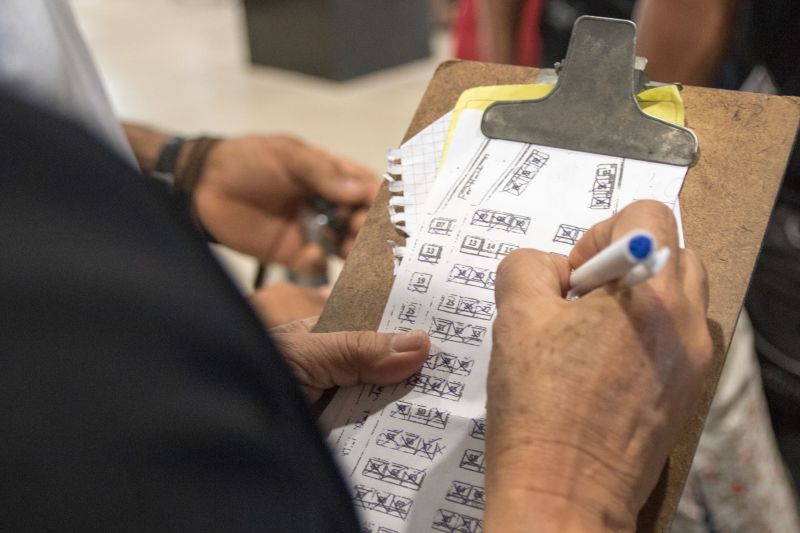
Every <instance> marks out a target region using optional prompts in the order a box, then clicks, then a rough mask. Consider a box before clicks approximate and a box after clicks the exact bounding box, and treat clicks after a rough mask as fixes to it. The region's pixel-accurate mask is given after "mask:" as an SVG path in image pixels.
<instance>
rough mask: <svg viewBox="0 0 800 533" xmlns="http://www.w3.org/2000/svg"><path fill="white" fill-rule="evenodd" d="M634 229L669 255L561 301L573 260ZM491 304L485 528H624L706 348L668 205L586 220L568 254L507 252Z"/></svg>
mask: <svg viewBox="0 0 800 533" xmlns="http://www.w3.org/2000/svg"><path fill="white" fill-rule="evenodd" d="M637 228H642V229H646V230H649V231H651V232H652V234H653V235H654V236H655V237H656V240H657V242H658V243H659V246H668V247H669V248H670V250H671V251H672V254H671V256H670V261H669V264H668V265H667V266H666V267H665V268H664V269H663V271H662V272H660V273H659V274H658V275H657V276H655V277H653V278H652V279H650V280H649V281H647V282H645V283H642V284H640V285H637V286H634V287H632V288H620V287H615V286H613V285H609V286H607V287H603V288H600V289H597V290H595V291H593V292H591V293H589V294H587V295H586V296H584V297H582V298H580V299H579V300H577V301H567V300H565V299H564V295H565V293H566V291H567V289H568V283H569V275H570V270H571V269H574V268H577V267H578V266H580V265H581V264H583V263H584V262H586V261H587V260H588V259H589V258H591V257H592V256H594V255H595V254H596V253H597V252H598V251H600V250H601V249H603V248H605V247H606V246H608V245H609V244H611V243H612V242H613V241H614V240H616V239H617V238H619V237H621V236H623V235H625V234H626V233H628V232H629V231H631V230H633V229H637ZM496 300H497V309H498V314H497V319H496V321H495V324H494V347H493V350H492V358H491V363H490V370H489V378H488V405H487V427H488V435H487V443H486V450H487V473H486V492H487V508H486V525H487V531H492V532H494V531H503V532H514V531H531V528H532V527H535V529H536V531H559V532H565V531H633V530H634V529H635V524H636V517H637V515H638V512H639V510H640V509H641V507H642V506H643V504H644V502H645V501H646V499H647V497H648V496H649V494H650V492H651V491H652V489H653V487H654V486H655V484H656V482H657V480H658V477H659V474H660V472H661V470H662V468H663V466H664V463H665V461H666V458H667V456H668V454H669V452H670V451H671V450H672V448H673V446H674V444H675V442H676V441H677V439H678V437H679V436H680V434H681V432H682V431H683V429H684V427H685V425H686V423H687V422H688V420H689V419H690V418H691V417H692V416H693V415H694V413H695V408H696V405H697V402H698V400H699V397H700V393H701V390H702V386H703V379H704V377H705V375H706V372H707V370H708V368H709V366H710V363H711V357H712V343H711V337H710V334H709V331H708V325H707V322H706V312H707V309H708V286H707V280H706V274H705V271H704V269H703V266H702V264H701V262H700V261H699V259H698V258H697V256H695V255H694V254H693V253H692V252H691V251H690V250H681V249H680V248H679V247H678V240H677V231H676V227H675V219H674V217H673V215H672V213H671V212H670V211H669V210H668V209H667V208H666V207H664V206H663V205H661V204H659V203H657V202H637V203H635V204H633V205H631V206H629V207H628V208H626V209H624V210H623V211H621V212H620V213H619V214H618V215H616V216H615V217H613V218H611V219H609V220H607V221H604V222H602V223H600V224H597V225H596V226H594V227H593V228H591V229H590V230H589V231H588V232H587V233H586V235H585V236H584V237H583V238H582V239H581V240H580V241H579V242H578V243H577V245H576V246H575V248H574V249H573V251H572V253H571V255H570V257H569V259H567V258H564V257H561V256H557V255H553V254H546V253H542V252H537V251H533V250H519V251H515V252H514V253H512V254H510V255H509V256H508V257H507V258H506V259H505V260H504V261H503V262H502V263H501V265H500V267H499V269H498V272H497V289H496Z"/></svg>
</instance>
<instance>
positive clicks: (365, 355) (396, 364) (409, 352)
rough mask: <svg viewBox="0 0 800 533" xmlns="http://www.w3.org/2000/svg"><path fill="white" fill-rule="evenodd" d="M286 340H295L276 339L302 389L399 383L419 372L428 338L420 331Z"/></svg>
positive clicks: (347, 333)
mask: <svg viewBox="0 0 800 533" xmlns="http://www.w3.org/2000/svg"><path fill="white" fill-rule="evenodd" d="M286 335H291V336H294V337H295V338H283V339H281V338H278V339H276V340H277V341H278V343H279V344H280V345H281V346H282V347H283V348H284V351H285V356H286V358H287V360H288V361H289V363H290V364H291V365H292V366H293V367H294V369H295V373H296V375H297V377H298V379H299V380H300V382H301V383H302V384H303V385H305V386H308V387H313V388H318V389H328V388H331V387H333V386H349V385H355V384H357V383H374V384H377V385H385V384H390V383H398V382H400V381H402V380H403V379H405V378H407V377H409V376H411V375H412V374H414V372H416V371H417V370H419V368H420V366H422V363H423V361H425V358H426V357H427V356H428V351H429V349H430V339H429V338H428V334H427V333H425V332H424V331H411V332H407V333H394V334H393V333H376V332H372V331H342V332H337V333H310V334H309V333H299V334H286Z"/></svg>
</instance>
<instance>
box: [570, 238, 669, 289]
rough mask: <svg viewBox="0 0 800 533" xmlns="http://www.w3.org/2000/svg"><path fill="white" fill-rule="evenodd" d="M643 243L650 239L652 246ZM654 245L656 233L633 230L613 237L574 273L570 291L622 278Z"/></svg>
mask: <svg viewBox="0 0 800 533" xmlns="http://www.w3.org/2000/svg"><path fill="white" fill-rule="evenodd" d="M640 243H645V244H647V243H649V247H648V248H647V249H646V250H645V249H643V248H642V247H641V246H639V245H640ZM637 246H638V248H637ZM632 248H633V250H632ZM652 248H653V237H652V235H650V234H649V233H648V232H644V231H633V232H631V233H629V234H628V235H626V236H624V237H623V238H621V239H618V240H616V241H614V242H613V243H611V244H610V245H609V246H608V247H606V248H604V249H603V250H600V251H599V252H598V253H597V255H595V256H594V257H592V258H591V259H589V260H588V261H587V262H586V263H584V264H583V265H581V266H580V267H579V268H577V269H576V270H575V271H574V272H573V273H572V275H571V276H570V287H571V290H570V292H571V293H572V294H575V295H582V294H586V293H587V292H590V291H592V290H594V289H596V288H597V287H600V286H602V285H605V284H606V283H608V282H610V281H614V280H616V279H620V278H622V277H623V276H625V275H626V274H627V273H628V272H630V270H631V268H632V267H633V266H635V265H637V264H639V263H641V262H642V261H644V260H646V259H647V257H649V256H650V253H651V251H652Z"/></svg>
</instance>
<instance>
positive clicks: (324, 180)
mask: <svg viewBox="0 0 800 533" xmlns="http://www.w3.org/2000/svg"><path fill="white" fill-rule="evenodd" d="M124 126H125V133H126V135H127V137H128V140H129V141H130V143H131V146H132V147H133V150H134V153H135V155H136V159H137V161H138V162H139V165H140V167H141V168H142V170H143V171H144V172H152V171H153V169H154V168H155V164H156V161H157V160H158V157H159V154H160V153H161V150H162V148H163V147H164V145H165V143H166V142H167V140H168V139H169V138H170V136H169V135H168V134H167V133H164V132H162V131H158V130H156V129H153V128H150V127H147V126H140V125H133V124H125V125H124ZM192 146H193V141H191V140H189V141H187V142H186V143H184V144H183V146H182V148H181V151H180V154H179V156H178V158H177V162H176V169H175V174H176V175H177V174H180V172H181V171H182V170H183V168H185V165H186V164H187V160H188V159H189V154H190V153H191V150H192ZM378 189H379V183H378V181H377V179H376V178H375V177H374V176H373V175H372V173H370V172H369V171H368V170H367V169H365V168H364V167H362V166H360V165H358V164H357V163H355V162H353V161H350V160H349V159H346V158H344V157H339V156H335V155H332V154H329V153H327V152H325V151H324V150H321V149H319V148H316V147H314V146H311V145H309V144H307V143H305V142H303V141H301V140H299V139H296V138H293V137H287V136H257V135H253V136H245V137H234V138H229V139H222V140H221V141H219V142H218V143H217V144H215V145H214V146H213V147H211V149H210V151H208V153H207V156H206V159H205V163H204V165H203V166H202V170H201V173H200V177H199V180H198V182H197V185H196V187H195V189H194V193H193V198H192V201H193V202H194V207H195V209H196V213H197V215H198V217H199V219H200V221H201V222H202V224H203V226H204V227H205V229H206V230H208V232H209V233H210V234H211V235H212V236H213V237H214V238H215V239H217V240H218V241H219V242H220V243H222V244H224V245H226V246H228V247H230V248H233V249H235V250H237V251H239V252H242V253H245V254H247V255H250V256H252V257H255V258H257V259H258V260H259V261H260V262H262V263H271V262H279V263H282V264H285V265H287V266H289V267H290V268H293V267H295V266H297V264H298V263H305V262H304V261H303V258H307V257H308V256H314V255H318V254H319V253H322V250H320V249H319V246H318V245H317V244H314V243H308V242H306V240H307V235H306V228H305V227H304V222H305V221H304V220H303V214H304V213H307V212H308V211H309V204H310V202H311V201H312V200H313V199H315V198H318V197H321V198H324V199H325V200H327V201H328V202H330V203H332V204H334V205H335V206H337V208H338V209H337V211H338V213H337V214H338V218H339V219H340V220H341V221H342V222H343V226H344V228H345V230H344V232H343V233H344V235H342V236H341V238H339V240H338V242H336V245H337V252H338V253H339V255H341V256H343V257H344V256H346V255H347V253H348V252H349V251H350V249H351V248H352V246H353V241H354V239H355V236H356V234H357V233H358V231H359V230H360V229H361V226H362V224H363V223H364V220H365V219H366V214H367V208H368V207H369V206H370V204H371V203H372V200H373V199H374V197H375V195H376V194H377V192H378ZM310 248H311V249H310ZM314 248H316V249H314Z"/></svg>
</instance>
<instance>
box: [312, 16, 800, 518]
mask: <svg viewBox="0 0 800 533" xmlns="http://www.w3.org/2000/svg"><path fill="white" fill-rule="evenodd" d="M590 30H591V28H590ZM620 32H621V33H624V35H627V37H625V38H626V39H628V40H631V39H632V36H631V34H630V31H629V30H628V29H625V28H622V29H621V30H620ZM612 33H613V32H612ZM632 50H633V48H632V45H631V44H628V45H625V46H624V49H623V50H622V51H620V52H619V53H620V55H624V62H625V72H626V73H625V75H624V79H625V81H624V82H623V81H619V82H618V83H617V82H610V83H612V85H613V87H615V89H614V90H619V91H624V92H625V93H627V92H628V90H629V89H628V87H630V92H631V94H632V93H633V90H634V89H633V87H634V83H635V77H636V74H635V73H634V72H633V68H632V63H631V58H632V57H633V54H632ZM580 66H581V62H580V61H579V59H576V58H575V57H573V56H569V55H568V61H567V64H565V65H564V67H562V70H561V72H560V80H559V81H560V83H561V86H562V90H563V88H564V87H565V86H566V85H567V83H568V80H570V78H569V76H567V77H563V76H564V75H565V74H569V73H575V72H577V75H575V74H573V76H577V77H573V78H572V79H577V80H582V79H583V80H585V79H586V77H585V76H581V74H580V72H579V71H576V70H575V69H576V68H579V67H580ZM611 68H612V69H616V67H613V66H612V67H611ZM619 69H620V70H614V72H618V71H621V69H622V66H621V65H619ZM539 73H540V71H539V70H538V69H532V68H525V67H515V66H509V65H496V64H486V63H475V62H460V61H449V62H445V63H442V64H441V65H440V66H439V68H438V69H437V71H436V73H435V74H434V76H433V78H432V80H431V82H430V84H429V86H428V88H427V90H426V92H425V94H424V96H423V98H422V101H421V102H420V105H419V107H418V108H417V111H416V114H415V115H414V117H413V119H412V121H411V124H410V125H409V128H408V130H407V132H406V135H405V137H404V139H403V140H404V141H405V140H407V139H409V138H410V137H412V136H414V135H415V134H416V133H418V132H419V131H420V130H422V129H423V128H425V127H426V126H427V125H428V124H430V123H432V122H433V121H434V120H436V119H437V118H439V117H440V116H441V115H442V114H444V113H446V112H447V111H449V110H450V109H452V108H453V106H454V104H455V103H456V101H457V100H458V97H459V96H460V94H461V93H462V92H463V91H464V90H466V89H469V88H472V87H476V86H483V85H502V84H518V83H532V82H534V81H535V80H536V79H537V77H538V76H539ZM632 76H633V77H632ZM628 80H630V86H629V85H628ZM598 84H599V82H598V83H596V84H595V86H598ZM611 90H612V89H610V88H609V92H610V91H611ZM614 94H619V93H617V92H615V93H614ZM682 96H683V99H684V102H685V107H686V117H687V123H688V126H689V127H690V128H691V129H692V130H693V132H694V133H693V134H694V135H695V136H696V139H697V141H699V146H700V147H701V150H699V151H697V150H696V143H695V145H694V148H690V149H689V151H686V152H682V153H683V155H682V157H690V158H691V159H692V160H694V162H695V164H694V166H692V167H691V168H690V169H689V172H688V175H687V177H686V180H685V183H684V186H683V189H682V191H681V194H680V201H681V205H682V208H683V223H684V232H685V238H686V243H687V246H688V247H691V248H693V249H694V250H695V251H696V252H697V253H698V255H699V256H700V257H701V258H702V259H703V261H704V263H705V266H706V268H707V270H708V275H709V280H710V307H709V314H708V316H709V322H710V324H711V326H712V328H711V329H712V337H713V341H714V349H715V355H714V365H713V368H712V370H711V373H710V377H709V379H708V381H707V383H706V386H705V390H704V391H703V397H702V400H701V406H700V408H699V410H698V412H697V413H696V415H695V416H694V418H693V419H692V421H691V422H690V424H689V426H688V427H687V429H686V431H685V433H684V434H683V435H682V436H681V438H680V440H679V443H678V445H677V446H676V448H675V449H674V450H673V452H672V454H671V456H670V458H669V460H668V462H667V465H666V467H665V469H664V471H663V472H662V476H661V478H660V480H659V482H658V485H657V486H656V488H655V490H654V491H653V493H652V494H651V497H650V499H649V500H648V502H647V504H646V505H645V507H644V508H643V509H642V511H641V513H640V515H639V522H638V530H639V531H643V532H650V531H666V530H668V529H669V526H670V524H671V522H672V519H673V517H674V515H675V511H676V509H677V505H678V501H679V499H680V496H681V493H682V490H683V486H684V483H685V481H686V478H687V476H688V472H689V467H690V465H691V462H692V458H693V456H694V452H695V448H696V446H697V442H698V440H699V437H700V433H701V431H702V428H703V423H704V421H705V417H706V414H707V413H708V408H709V406H710V403H711V399H712V397H713V394H714V391H715V389H716V384H717V380H718V379H719V375H720V372H721V370H722V365H723V363H724V360H725V354H726V352H727V349H728V346H729V343H730V340H731V336H732V334H733V329H734V327H735V324H736V320H737V317H738V315H739V311H740V309H741V307H742V303H743V300H744V295H745V291H746V289H747V286H748V283H749V280H750V276H751V274H752V270H753V267H754V264H755V260H756V256H757V254H758V251H759V249H760V246H761V242H762V240H763V237H764V231H765V229H766V224H767V221H768V219H769V216H770V213H771V210H772V207H773V204H774V201H775V197H776V194H777V191H778V188H779V186H780V183H781V179H782V176H783V173H784V171H785V168H786V164H787V160H788V156H789V153H790V150H791V148H792V143H793V141H794V137H795V135H796V133H797V127H798V121H799V120H800V98H792V97H778V96H769V95H762V94H750V93H739V92H732V91H723V90H715V89H705V88H699V87H685V88H684V89H683V92H682ZM543 100H546V99H543ZM536 102H538V103H531V102H527V103H526V104H527V105H531V106H532V107H533V106H537V105H541V104H542V103H543V102H542V101H536ZM505 105H506V104H499V105H498V106H497V108H498V109H499V108H502V107H504V106H505ZM537 112H538V111H537ZM498 123H501V122H498ZM531 124H535V122H528V123H527V125H528V126H530V125H531ZM491 127H493V126H489V127H488V128H487V130H486V131H485V133H487V134H488V133H493V134H500V133H499V132H494V131H492V130H491ZM636 131H638V130H636ZM679 136H683V134H680V135H679ZM683 137H684V138H686V137H685V136H683ZM535 138H536V139H537V142H542V139H540V138H538V137H535ZM562 141H563V139H559V140H558V142H562ZM684 142H685V141H684ZM686 146H691V143H689V144H686ZM615 149H616V148H615ZM662 156H663V154H662V155H659V156H658V157H662ZM629 157H634V156H633V155H630V156H629ZM654 157H655V156H654ZM664 157H667V156H664ZM669 157H671V156H669ZM644 159H646V160H652V159H648V158H644ZM684 160H685V159H684ZM684 164H685V163H684ZM388 202H389V191H388V189H387V186H386V184H384V186H383V187H382V189H381V192H380V193H379V195H378V197H377V199H376V201H375V204H374V205H373V207H372V209H371V210H370V213H369V216H368V218H367V221H366V223H365V225H364V227H363V229H362V231H361V233H360V234H359V236H358V238H357V240H356V242H355V246H354V248H353V250H352V252H351V253H350V256H349V257H348V260H347V262H346V263H345V265H344V268H343V270H342V273H341V275H340V277H339V279H338V281H337V283H336V285H335V286H334V288H333V291H332V293H331V296H330V298H329V300H328V303H327V305H326V307H325V309H324V311H323V313H322V315H321V316H320V319H319V321H318V323H317V326H316V328H315V331H319V332H328V331H343V330H375V329H377V327H378V324H379V322H380V319H381V316H382V313H383V309H384V306H385V304H386V300H387V298H388V295H389V292H390V289H391V287H392V282H393V274H392V272H393V255H392V251H391V249H390V247H389V246H387V244H386V241H387V240H401V239H402V238H401V236H400V235H399V234H398V232H397V230H396V229H395V228H394V227H393V226H392V224H391V222H390V220H389V217H388V214H387V206H388Z"/></svg>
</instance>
